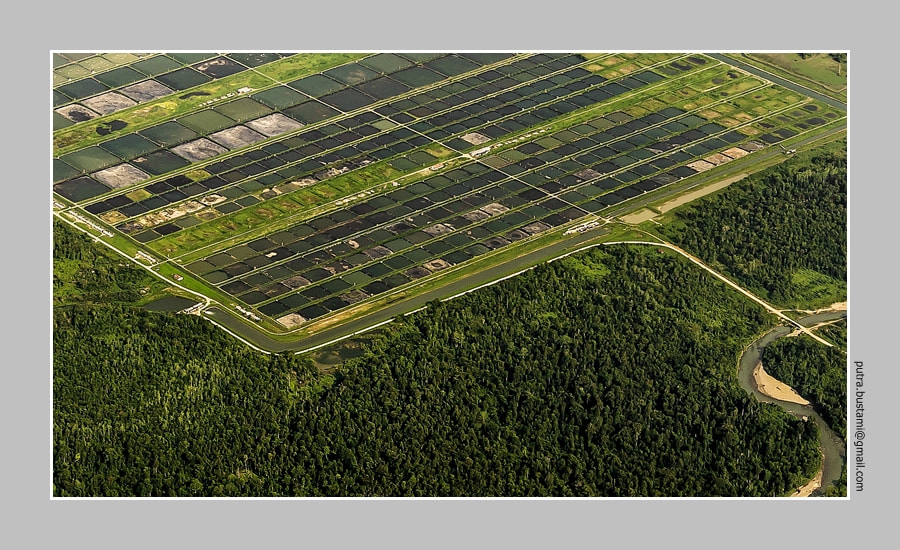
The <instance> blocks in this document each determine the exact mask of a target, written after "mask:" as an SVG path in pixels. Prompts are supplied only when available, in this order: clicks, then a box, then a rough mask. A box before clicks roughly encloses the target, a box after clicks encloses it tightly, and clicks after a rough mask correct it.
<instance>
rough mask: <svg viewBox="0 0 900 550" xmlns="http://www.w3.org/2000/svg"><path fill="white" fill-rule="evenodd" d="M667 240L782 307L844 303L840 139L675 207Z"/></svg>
mask: <svg viewBox="0 0 900 550" xmlns="http://www.w3.org/2000/svg"><path fill="white" fill-rule="evenodd" d="M659 231H660V233H661V234H662V235H664V236H665V237H666V238H668V239H669V240H671V241H672V242H675V243H676V244H678V245H680V246H681V247H682V248H684V249H686V250H689V251H690V252H691V253H693V254H694V255H696V256H697V257H699V258H701V259H703V260H704V261H705V262H707V263H708V264H710V265H711V266H712V267H714V268H716V269H719V270H720V271H722V272H723V273H724V274H725V275H727V276H729V277H731V278H732V279H734V280H735V281H737V282H739V283H741V284H742V285H744V286H746V287H747V288H748V289H750V290H752V291H753V292H755V293H757V294H758V295H759V296H760V297H761V298H763V299H766V300H768V301H770V302H771V303H773V304H776V305H781V306H783V307H804V308H808V307H821V306H824V305H828V303H829V302H830V301H831V302H834V301H840V300H843V299H844V298H845V297H846V280H847V154H846V141H843V142H841V143H839V144H837V145H836V146H832V147H830V148H828V149H818V150H815V151H812V152H801V153H798V154H797V155H796V156H795V157H793V158H791V159H790V160H787V161H785V162H783V163H781V164H779V165H777V166H775V167H772V168H769V169H767V170H765V171H763V172H759V173H757V174H753V175H750V176H748V177H747V178H745V179H744V180H742V181H740V182H738V183H735V184H732V185H731V186H730V187H729V188H728V189H726V190H725V191H723V192H721V193H718V194H715V195H711V196H709V197H705V198H704V199H702V200H699V201H696V202H695V203H692V204H691V205H690V206H687V207H684V208H682V209H679V210H678V211H677V214H676V219H675V220H674V221H673V222H671V223H668V224H666V225H664V226H662V227H660V228H659Z"/></svg>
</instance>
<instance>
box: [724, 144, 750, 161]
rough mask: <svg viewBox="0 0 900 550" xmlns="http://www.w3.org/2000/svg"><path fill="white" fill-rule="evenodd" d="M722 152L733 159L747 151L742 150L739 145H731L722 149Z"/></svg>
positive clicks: (744, 154)
mask: <svg viewBox="0 0 900 550" xmlns="http://www.w3.org/2000/svg"><path fill="white" fill-rule="evenodd" d="M722 154H723V155H727V156H729V157H731V158H733V159H739V158H741V157H745V156H747V155H748V154H749V153H747V151H744V150H743V149H741V148H740V147H732V148H731V149H725V150H724V151H722Z"/></svg>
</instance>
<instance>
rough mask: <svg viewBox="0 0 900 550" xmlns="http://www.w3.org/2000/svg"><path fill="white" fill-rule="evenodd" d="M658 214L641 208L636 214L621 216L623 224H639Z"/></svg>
mask: <svg viewBox="0 0 900 550" xmlns="http://www.w3.org/2000/svg"><path fill="white" fill-rule="evenodd" d="M657 215H658V214H657V213H656V212H654V211H653V210H650V209H649V208H641V209H640V210H638V211H637V212H632V213H631V214H628V215H627V216H622V221H623V222H625V223H641V222H645V221H647V220H649V219H652V218H654V217H656V216H657Z"/></svg>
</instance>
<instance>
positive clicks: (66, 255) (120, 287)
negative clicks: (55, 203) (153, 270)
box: [53, 219, 162, 306]
mask: <svg viewBox="0 0 900 550" xmlns="http://www.w3.org/2000/svg"><path fill="white" fill-rule="evenodd" d="M160 286H162V285H161V283H160V281H159V279H157V278H155V277H154V276H153V275H151V274H149V273H147V271H145V270H143V269H141V268H139V267H137V266H135V265H134V264H133V263H131V262H129V261H127V260H126V259H124V258H122V257H120V256H117V255H115V253H113V252H111V251H109V250H107V249H105V248H103V247H101V246H99V245H97V244H95V243H94V242H92V241H91V240H90V239H89V238H87V237H86V236H85V235H84V234H83V233H80V232H78V231H75V230H73V229H70V228H69V227H68V226H67V225H65V224H64V223H63V222H60V221H59V220H56V219H54V220H53V305H54V306H60V305H66V304H76V303H81V304H86V303H98V304H108V303H134V302H137V301H139V300H141V299H142V297H144V296H145V295H148V293H149V292H150V291H151V289H158V288H159V287H160Z"/></svg>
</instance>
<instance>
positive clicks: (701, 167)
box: [688, 160, 716, 172]
mask: <svg viewBox="0 0 900 550" xmlns="http://www.w3.org/2000/svg"><path fill="white" fill-rule="evenodd" d="M715 167H716V165H715V164H713V163H711V162H706V161H705V160H698V161H694V162H692V163H690V164H688V168H693V169H694V170H696V171H698V172H704V171H706V170H709V169H710V168H715Z"/></svg>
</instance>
